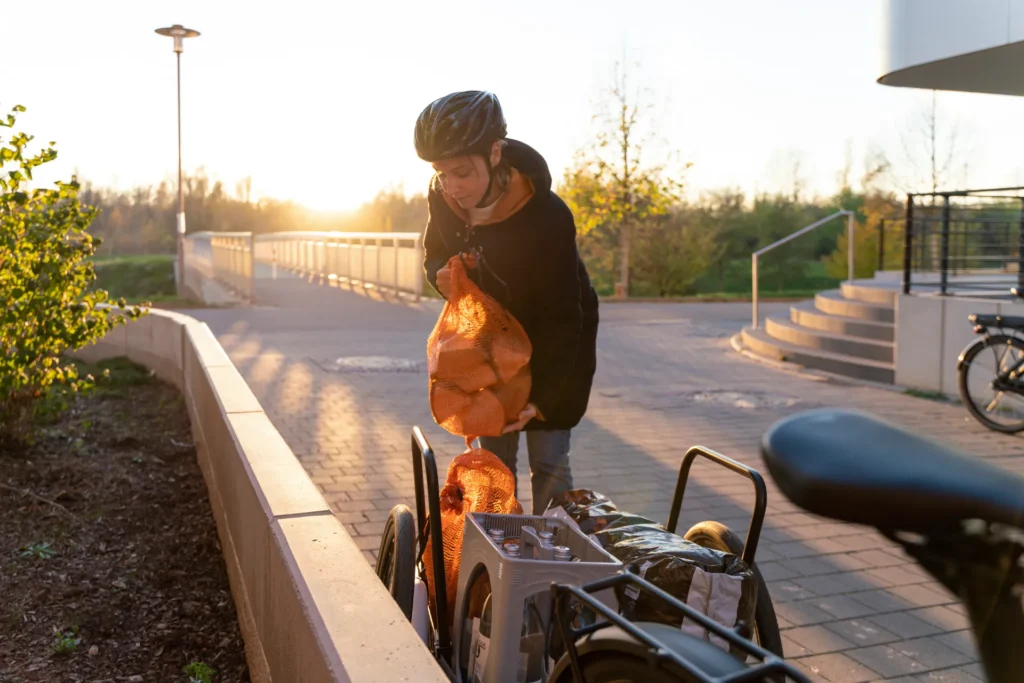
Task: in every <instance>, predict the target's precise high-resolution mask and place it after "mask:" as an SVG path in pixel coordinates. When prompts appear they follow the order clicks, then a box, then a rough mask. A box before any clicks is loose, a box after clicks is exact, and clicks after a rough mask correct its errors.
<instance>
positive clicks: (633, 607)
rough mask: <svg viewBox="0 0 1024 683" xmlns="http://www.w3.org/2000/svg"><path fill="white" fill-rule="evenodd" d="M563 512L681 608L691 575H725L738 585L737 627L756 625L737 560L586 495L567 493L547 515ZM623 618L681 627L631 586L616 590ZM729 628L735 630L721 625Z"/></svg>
mask: <svg viewBox="0 0 1024 683" xmlns="http://www.w3.org/2000/svg"><path fill="white" fill-rule="evenodd" d="M554 507H562V508H563V509H564V510H565V512H566V513H567V514H568V515H569V516H570V517H571V518H572V519H573V520H574V521H575V522H576V523H577V524H579V526H580V530H581V531H583V532H584V533H586V534H589V535H590V536H591V538H592V539H594V540H595V541H596V542H597V543H598V544H599V545H601V547H602V548H604V550H605V551H606V552H608V553H609V554H610V555H612V556H613V557H615V558H616V559H618V560H619V561H620V562H622V563H623V564H624V565H626V568H627V570H628V571H630V572H633V573H634V574H637V575H639V576H641V577H642V578H644V579H645V580H647V581H649V582H651V583H652V584H654V585H655V586H657V587H658V588H660V589H662V590H664V591H665V592H667V593H669V594H670V595H672V596H673V597H675V598H677V599H678V600H680V601H682V602H684V603H685V602H686V601H687V597H688V595H689V592H690V586H691V584H692V582H693V576H694V572H695V570H697V569H701V570H703V571H704V572H707V573H709V574H727V575H731V576H738V577H740V579H741V595H740V599H739V605H738V609H737V613H736V622H737V624H738V623H739V622H740V621H742V622H744V623H746V624H747V625H748V626H749V627H752V626H753V623H754V606H755V604H756V603H757V583H756V582H755V581H754V574H753V572H752V571H751V569H750V568H749V567H748V566H747V565H746V563H745V562H743V560H742V559H740V558H739V557H737V556H736V555H734V554H732V553H728V552H723V551H720V550H713V549H711V548H704V547H701V546H699V545H697V544H696V543H693V542H692V541H688V540H686V539H684V538H683V537H682V536H679V535H677V534H673V533H671V532H669V531H667V530H666V529H665V528H664V527H662V526H661V525H660V524H658V523H656V522H654V521H653V520H651V519H647V518H646V517H642V516H640V515H634V514H630V513H628V512H623V511H621V510H619V509H618V508H616V507H615V504H614V503H612V501H611V500H610V499H609V498H608V497H607V496H605V495H603V494H600V493H596V492H594V491H589V490H586V489H575V490H572V491H567V492H566V493H564V494H562V495H561V496H558V497H557V498H555V499H554V500H552V501H551V503H550V505H549V506H548V509H549V510H550V509H552V508H554ZM617 597H618V599H619V607H620V611H621V613H622V615H623V616H624V617H626V618H627V619H629V620H630V621H653V622H658V623H662V624H669V625H671V626H676V627H680V626H681V625H682V621H683V620H682V616H681V615H680V614H679V612H678V611H677V610H674V609H672V608H670V607H669V606H668V605H666V604H665V602H664V601H663V600H661V599H659V598H657V597H654V596H652V595H650V594H648V593H646V592H642V591H639V590H638V589H636V588H635V587H633V586H626V587H625V588H620V589H618V596H617ZM724 625H725V626H728V627H733V626H735V624H724Z"/></svg>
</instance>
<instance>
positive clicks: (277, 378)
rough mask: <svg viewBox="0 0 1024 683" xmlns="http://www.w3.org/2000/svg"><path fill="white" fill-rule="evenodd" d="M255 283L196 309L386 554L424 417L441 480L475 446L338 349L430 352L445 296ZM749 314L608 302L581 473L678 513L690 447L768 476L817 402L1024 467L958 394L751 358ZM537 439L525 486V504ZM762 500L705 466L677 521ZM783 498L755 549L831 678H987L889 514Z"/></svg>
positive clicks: (621, 499)
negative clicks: (746, 345) (776, 450)
mask: <svg viewBox="0 0 1024 683" xmlns="http://www.w3.org/2000/svg"><path fill="white" fill-rule="evenodd" d="M258 296H259V300H260V301H261V302H263V305H261V306H257V307H254V308H248V309H232V310H208V311H194V312H192V313H193V314H194V315H195V316H196V317H198V318H201V319H203V320H205V321H206V322H208V323H209V325H210V327H211V328H212V330H213V331H214V333H215V334H216V335H217V337H218V339H219V340H220V341H221V344H222V345H223V346H224V347H225V349H226V350H227V352H228V354H229V355H230V357H231V358H232V360H233V361H234V362H235V364H236V365H237V366H238V368H239V370H240V371H241V373H242V374H243V376H244V377H245V378H246V380H247V381H248V383H249V384H250V386H251V387H252V389H253V391H254V392H255V393H256V395H257V397H258V398H259V400H260V401H261V403H262V404H263V406H264V408H265V409H266V410H267V412H268V414H269V415H270V416H271V419H272V420H273V421H274V423H275V424H276V426H277V427H278V429H279V430H280V431H281V433H282V435H283V436H284V438H285V440H286V441H287V442H288V443H289V445H290V446H291V447H292V449H293V450H294V451H295V454H296V456H297V457H298V458H299V459H300V460H301V461H302V463H303V464H304V465H305V466H306V469H307V471H308V472H309V474H310V476H311V478H312V479H313V481H314V482H315V483H316V484H317V485H318V486H319V487H320V489H321V490H322V491H323V493H324V496H325V497H326V498H327V500H328V501H329V502H330V503H331V505H332V507H333V508H334V510H335V512H336V514H337V516H338V517H339V518H340V519H341V520H342V522H344V523H345V525H346V527H347V528H348V529H349V531H350V532H351V533H352V535H353V537H354V538H355V541H356V542H357V544H358V545H359V547H360V548H362V549H363V551H364V554H365V555H366V557H367V560H368V561H370V562H373V561H374V555H375V554H376V549H377V545H378V540H379V534H380V533H381V532H382V530H383V524H384V520H385V519H386V518H387V515H388V511H389V510H390V508H391V507H392V506H393V505H394V504H396V503H406V504H408V505H410V507H412V506H413V489H412V468H411V462H410V455H409V439H410V436H409V434H410V430H411V428H412V426H413V425H420V426H421V427H422V428H423V429H424V430H425V432H426V433H427V435H428V438H429V439H430V440H431V442H432V444H433V446H434V448H435V451H436V452H437V454H438V457H439V461H440V463H439V465H440V468H441V472H440V475H441V477H442V479H443V477H444V468H445V467H446V466H447V463H448V461H449V460H450V458H451V457H452V456H454V455H456V454H458V453H459V452H461V450H462V449H463V444H462V443H461V440H460V439H457V438H455V437H452V436H450V435H447V434H446V433H444V432H443V431H442V430H440V429H439V428H438V427H437V426H436V425H434V423H433V421H432V419H431V417H430V412H429V407H428V405H427V392H426V375H425V374H424V373H422V372H393V373H365V374H359V373H352V372H338V371H337V370H335V369H332V365H331V363H332V361H333V360H334V359H336V358H339V357H343V356H388V357H394V358H404V359H412V360H419V359H422V358H423V355H424V345H425V339H426V336H427V333H428V332H429V331H430V329H431V327H432V325H433V322H434V320H435V319H436V316H437V312H438V311H439V310H440V306H439V304H438V303H437V302H432V301H426V302H423V303H421V304H412V303H396V302H391V303H387V302H382V301H380V300H379V299H378V298H376V297H373V296H367V295H365V294H362V293H359V294H354V293H350V292H347V291H336V290H333V289H330V288H326V287H314V286H312V285H309V284H307V283H304V282H302V281H300V280H297V279H282V280H278V281H276V282H269V281H260V284H259V291H258ZM763 307H764V308H768V309H775V308H778V309H779V310H783V309H784V306H783V305H780V304H774V305H772V304H769V305H765V306H763ZM766 312H767V313H771V312H773V310H768V311H766ZM748 316H749V306H748V305H745V304H605V305H604V306H603V308H602V325H601V333H600V339H599V349H598V363H599V371H598V376H597V378H596V381H595V387H594V392H593V395H592V400H591V407H590V410H589V412H588V414H587V416H586V418H585V419H584V421H583V423H582V424H581V425H580V426H579V427H578V428H577V430H575V431H574V433H573V449H572V464H573V475H574V478H575V483H576V485H577V486H581V487H587V488H593V489H596V490H599V491H602V492H604V493H606V494H608V495H609V496H610V497H611V498H612V499H613V500H614V501H615V502H616V503H617V504H618V505H619V506H620V507H621V508H624V509H628V510H631V511H635V512H638V513H642V514H645V515H649V516H652V517H654V518H655V519H667V517H668V511H669V506H670V504H671V496H672V492H673V487H674V483H675V478H676V473H677V468H678V465H679V461H680V459H681V457H682V454H683V452H684V451H685V449H686V448H687V447H689V446H692V445H695V444H701V445H704V446H707V447H709V448H713V449H715V450H717V451H720V452H722V453H725V454H726V455H729V456H731V457H733V458H736V459H738V460H740V461H742V462H745V463H747V464H750V465H751V466H753V467H755V468H758V469H760V470H761V471H762V472H764V471H765V470H764V463H763V461H762V459H761V456H760V454H759V451H758V446H759V442H760V438H761V436H762V434H763V432H764V431H765V429H766V428H767V427H769V426H770V425H771V424H772V423H773V422H774V421H776V420H777V419H779V418H781V417H783V416H785V415H787V414H790V413H792V412H793V411H797V410H803V409H807V408H812V407H820V406H843V407H851V408H859V409H864V410H868V411H872V412H875V413H877V414H881V415H884V416H886V417H887V418H889V419H891V420H893V421H895V422H897V423H901V424H903V425H905V426H907V427H910V428H912V429H915V430H919V431H921V432H923V433H927V434H929V435H931V436H932V437H935V438H938V439H941V440H943V441H946V442H948V443H950V444H952V445H955V446H957V447H960V448H963V449H965V450H967V451H969V452H971V453H974V454H976V455H977V456H978V457H982V458H985V459H987V460H989V461H990V462H993V463H996V464H998V465H1000V466H1002V467H1005V468H1007V469H1009V470H1013V471H1017V472H1021V471H1024V458H1022V457H1021V455H1022V454H1024V440H1021V439H1019V438H1016V437H1010V436H1005V435H1000V434H995V433H991V432H988V431H986V430H985V429H984V428H982V427H980V426H978V425H976V424H975V423H974V422H973V421H972V420H971V419H970V418H968V417H967V415H966V413H965V412H964V411H963V409H962V408H960V407H958V406H951V405H945V404H941V403H936V402H932V401H928V400H924V399H920V398H914V397H910V396H906V395H903V394H900V393H897V392H894V391H887V390H883V389H878V388H872V387H865V386H858V385H853V384H849V383H845V382H837V381H826V380H822V379H821V378H814V377H810V376H807V375H801V374H798V373H794V372H789V371H784V370H778V369H774V368H771V367H765V366H763V365H761V364H758V363H755V362H753V361H751V360H749V359H747V358H745V357H743V356H741V355H739V354H737V353H736V352H734V351H733V350H732V349H731V348H730V346H729V344H728V338H729V337H730V336H731V335H732V334H734V333H735V332H737V331H738V330H739V329H740V328H741V326H742V325H744V324H746V322H747V320H748ZM522 451H525V444H524V448H523V449H522ZM522 451H521V453H522V455H521V457H520V463H519V473H518V474H519V477H520V484H519V487H520V492H521V493H522V494H523V502H524V506H526V507H528V506H529V491H530V487H529V483H528V469H527V464H526V455H525V452H522ZM752 499H753V496H752V493H751V491H750V489H749V486H748V483H747V482H746V481H744V480H742V479H740V478H738V477H737V476H736V475H734V474H732V473H730V472H727V471H724V470H721V469H719V468H715V467H713V466H711V465H708V464H706V463H702V462H698V463H696V464H695V465H694V468H693V471H692V474H691V480H690V484H689V487H688V490H687V495H686V499H685V501H684V505H683V514H682V517H681V520H680V529H681V530H683V529H685V528H687V527H688V526H689V525H691V524H693V523H696V522H698V521H701V520H704V519H716V520H718V521H720V522H722V523H724V524H727V525H728V526H730V527H732V528H733V529H735V530H736V531H737V532H739V533H741V534H742V533H743V532H744V530H745V527H746V525H747V524H748V515H749V510H750V507H751V503H752ZM768 500H769V503H768V514H767V518H766V521H765V526H764V530H763V533H762V536H761V543H760V545H759V548H758V552H757V557H758V564H759V566H760V569H761V572H762V573H763V574H764V576H765V579H766V580H767V582H768V585H769V590H770V592H771V595H772V600H773V602H774V604H775V609H776V612H777V614H778V617H779V625H780V627H781V628H782V629H783V637H784V640H785V648H786V654H787V657H789V658H790V659H791V660H792V661H795V662H796V663H797V665H798V666H800V667H802V668H803V669H804V670H806V671H807V672H809V674H810V675H811V676H812V677H813V678H814V679H815V680H822V681H832V682H833V683H855V682H859V681H873V680H898V681H979V680H982V679H983V675H982V672H981V670H980V666H979V664H978V663H977V655H976V652H975V649H974V646H973V643H972V641H971V636H970V632H969V631H968V630H967V629H968V622H967V619H966V618H965V617H964V614H965V612H964V609H963V608H962V607H961V606H960V604H959V603H958V602H957V600H956V599H955V598H954V597H953V596H952V595H951V594H950V593H949V592H948V591H946V590H945V589H944V588H943V587H942V586H940V585H939V584H938V583H936V582H935V581H934V580H933V579H932V578H931V577H930V576H929V575H927V574H926V573H925V572H923V571H922V570H921V569H920V568H919V567H918V566H917V565H916V564H914V563H913V562H912V561H911V560H910V559H909V558H908V557H907V556H906V555H905V554H904V553H903V551H902V550H901V549H900V548H899V547H897V546H895V545H893V544H892V543H890V542H889V541H888V540H886V539H885V538H884V537H882V536H881V535H880V534H878V533H877V532H875V531H873V530H872V529H869V528H864V527H859V526H855V525H850V524H842V523H836V522H832V521H830V520H824V519H821V518H818V517H815V516H814V515H810V514H807V513H805V512H803V511H801V510H799V509H798V508H796V507H795V506H793V505H791V504H790V503H789V502H788V501H786V500H785V499H783V498H782V496H781V495H780V494H779V493H778V491H777V489H776V488H775V487H774V486H773V484H772V482H771V480H770V478H769V479H768Z"/></svg>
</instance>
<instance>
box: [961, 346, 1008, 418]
mask: <svg viewBox="0 0 1024 683" xmlns="http://www.w3.org/2000/svg"><path fill="white" fill-rule="evenodd" d="M1022 359H1024V340H1021V339H1018V338H1017V337H1012V336H1010V335H1006V334H998V335H993V336H991V337H988V338H987V339H985V340H983V341H982V342H981V343H977V342H975V343H974V344H973V345H971V346H969V347H968V348H967V350H966V351H965V352H964V355H963V360H962V361H961V362H960V369H959V372H958V376H957V384H958V388H959V391H960V400H961V401H963V403H964V407H965V408H967V412H969V413H970V414H971V416H972V417H973V418H974V419H975V420H977V421H978V422H980V423H981V424H983V425H985V426H986V427H988V428H989V429H991V430H993V431H996V432H1005V433H1007V434H1016V433H1017V432H1020V431H1024V395H1022V394H1021V393H1020V392H1021V391H1024V384H1022V383H1021V382H1020V380H1019V379H1017V380H1007V384H1008V385H1009V388H1008V387H1000V388H996V386H994V384H995V381H996V379H997V377H998V376H999V375H1000V374H1002V373H1005V372H1007V371H1009V370H1011V369H1014V368H1015V366H1016V365H1017V364H1018V363H1020V362H1021V360H1022ZM1014 385H1017V386H1018V387H1019V389H1017V390H1014Z"/></svg>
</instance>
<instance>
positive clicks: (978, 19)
mask: <svg viewBox="0 0 1024 683" xmlns="http://www.w3.org/2000/svg"><path fill="white" fill-rule="evenodd" d="M886 28H887V36H886V42H885V48H884V49H883V57H882V74H881V76H880V77H879V79H878V82H879V83H882V84H883V85H892V86H902V87H910V88H925V89H928V90H958V91H963V92H978V93H992V94H999V95H1018V96H1021V95H1024V0H888V21H887V27H886Z"/></svg>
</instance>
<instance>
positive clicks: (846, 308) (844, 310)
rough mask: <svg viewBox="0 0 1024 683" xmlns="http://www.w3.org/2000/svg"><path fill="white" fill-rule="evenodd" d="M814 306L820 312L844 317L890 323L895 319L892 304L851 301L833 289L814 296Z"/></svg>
mask: <svg viewBox="0 0 1024 683" xmlns="http://www.w3.org/2000/svg"><path fill="white" fill-rule="evenodd" d="M814 307H815V308H817V309H818V310H819V311H821V312H822V313H828V314H829V315H841V316H843V317H844V318H857V319H859V320H869V321H872V322H876V323H891V322H893V321H895V319H896V316H895V310H896V309H895V308H894V307H893V306H882V305H880V304H872V303H867V302H864V301H851V300H850V299H846V298H844V297H843V295H842V294H840V293H839V291H838V290H835V289H833V290H830V291H828V292H821V293H820V294H818V295H817V296H815V297H814Z"/></svg>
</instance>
